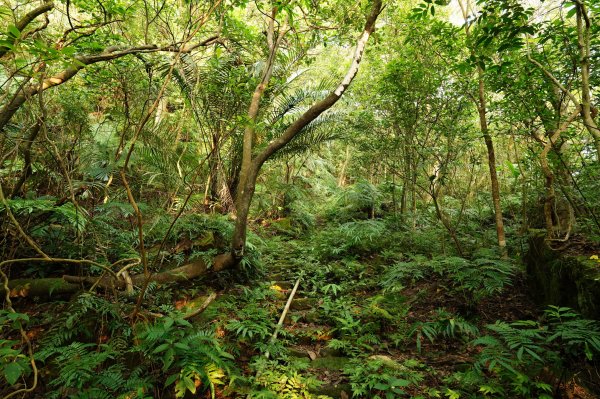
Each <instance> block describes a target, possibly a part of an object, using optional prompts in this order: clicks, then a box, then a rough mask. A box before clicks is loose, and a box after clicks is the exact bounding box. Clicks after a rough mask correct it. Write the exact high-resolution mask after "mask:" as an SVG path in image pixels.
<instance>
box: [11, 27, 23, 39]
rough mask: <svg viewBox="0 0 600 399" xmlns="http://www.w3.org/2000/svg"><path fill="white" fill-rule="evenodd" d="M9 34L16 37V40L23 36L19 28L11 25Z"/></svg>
mask: <svg viewBox="0 0 600 399" xmlns="http://www.w3.org/2000/svg"><path fill="white" fill-rule="evenodd" d="M8 33H9V34H10V35H11V36H12V37H14V38H15V39H17V38H19V37H20V36H21V31H20V30H19V28H17V27H16V26H14V25H9V26H8Z"/></svg>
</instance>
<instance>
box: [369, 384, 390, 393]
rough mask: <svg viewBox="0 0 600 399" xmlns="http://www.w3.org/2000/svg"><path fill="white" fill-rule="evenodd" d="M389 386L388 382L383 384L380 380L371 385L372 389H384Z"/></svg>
mask: <svg viewBox="0 0 600 399" xmlns="http://www.w3.org/2000/svg"><path fill="white" fill-rule="evenodd" d="M389 387H390V386H389V385H388V384H383V383H381V382H378V383H377V384H375V385H374V386H373V388H374V389H377V390H378V391H385V390H387V389H388V388H389Z"/></svg>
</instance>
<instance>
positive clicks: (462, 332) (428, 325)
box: [408, 309, 479, 352]
mask: <svg viewBox="0 0 600 399" xmlns="http://www.w3.org/2000/svg"><path fill="white" fill-rule="evenodd" d="M408 335H409V337H410V336H413V335H414V336H415V341H416V344H417V350H418V351H419V352H421V348H422V342H423V339H424V338H427V339H428V340H429V341H430V342H431V343H433V342H434V341H435V340H436V339H437V338H439V337H443V338H446V339H449V338H456V337H461V338H463V339H466V338H473V337H476V336H478V335H479V329H478V328H477V326H475V325H473V324H471V323H469V322H468V321H466V320H465V319H463V318H462V317H460V316H458V315H453V314H451V313H449V312H447V311H446V310H444V309H438V310H437V311H436V313H435V314H434V315H433V320H431V321H419V322H417V323H415V325H414V326H413V327H412V329H411V330H410V331H409V334H408Z"/></svg>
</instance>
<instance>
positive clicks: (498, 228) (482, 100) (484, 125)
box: [477, 66, 508, 257]
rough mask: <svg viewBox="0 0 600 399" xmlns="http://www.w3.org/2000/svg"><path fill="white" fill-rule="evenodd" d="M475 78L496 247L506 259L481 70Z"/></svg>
mask: <svg viewBox="0 0 600 399" xmlns="http://www.w3.org/2000/svg"><path fill="white" fill-rule="evenodd" d="M477 78H478V80H479V90H478V92H479V104H478V107H477V108H478V112H479V126H480V129H481V134H482V135H483V140H484V141H485V147H486V149H487V155H488V167H489V170H490V183H491V188H492V202H493V205H494V216H495V220H496V235H497V237H498V247H499V248H500V253H501V254H502V257H507V256H508V252H507V250H506V238H505V236H504V221H503V219H502V207H501V206H500V185H499V184H498V173H497V172H496V153H495V151H494V142H493V141H492V136H491V135H490V132H489V129H488V124H487V115H486V104H485V86H484V82H483V70H482V69H481V67H479V66H478V67H477Z"/></svg>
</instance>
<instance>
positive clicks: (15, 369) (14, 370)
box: [4, 362, 23, 385]
mask: <svg viewBox="0 0 600 399" xmlns="http://www.w3.org/2000/svg"><path fill="white" fill-rule="evenodd" d="M21 374H23V368H22V367H21V365H20V364H18V363H14V362H13V363H9V364H7V365H6V366H4V378H6V381H7V382H8V383H9V384H10V385H14V383H15V382H17V380H18V379H19V377H21Z"/></svg>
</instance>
